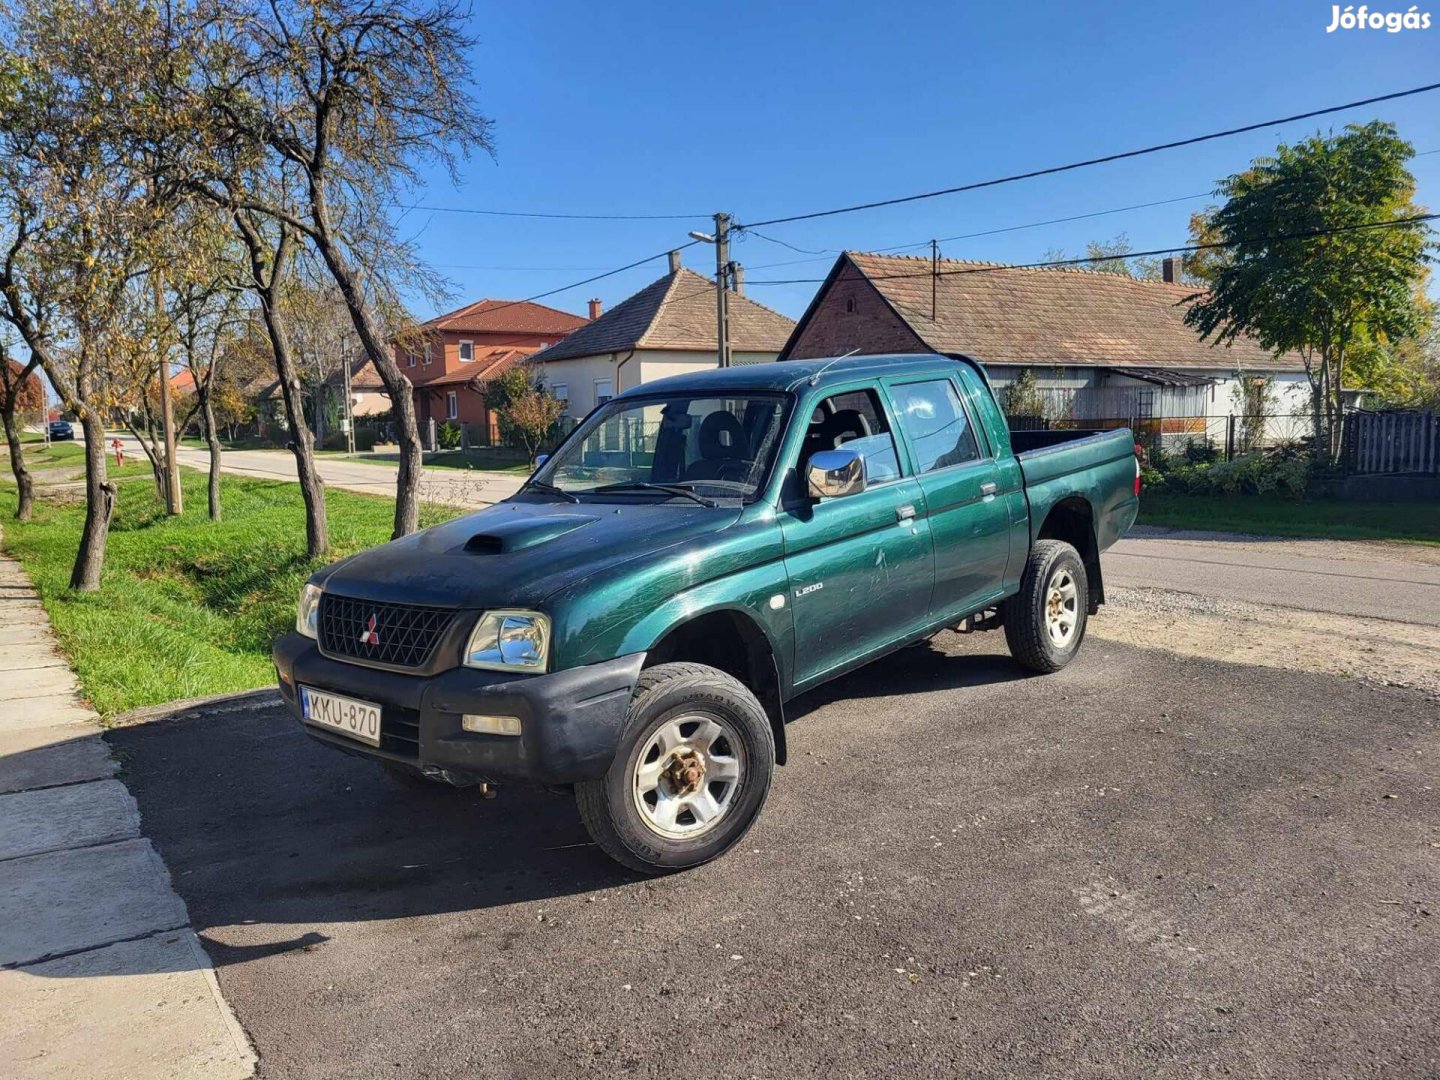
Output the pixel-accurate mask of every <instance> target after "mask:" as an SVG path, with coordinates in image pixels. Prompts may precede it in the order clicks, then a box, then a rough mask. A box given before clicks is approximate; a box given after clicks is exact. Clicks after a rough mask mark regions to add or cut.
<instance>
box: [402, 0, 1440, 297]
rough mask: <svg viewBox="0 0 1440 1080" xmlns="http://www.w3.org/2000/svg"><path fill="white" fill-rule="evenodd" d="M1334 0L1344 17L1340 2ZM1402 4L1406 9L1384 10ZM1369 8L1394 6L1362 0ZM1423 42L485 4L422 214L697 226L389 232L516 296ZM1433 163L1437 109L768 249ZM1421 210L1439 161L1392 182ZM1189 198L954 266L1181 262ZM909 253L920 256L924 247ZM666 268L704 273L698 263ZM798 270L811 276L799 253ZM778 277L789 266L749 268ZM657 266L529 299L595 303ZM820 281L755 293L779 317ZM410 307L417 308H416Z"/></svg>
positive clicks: (581, 224) (976, 252)
mask: <svg viewBox="0 0 1440 1080" xmlns="http://www.w3.org/2000/svg"><path fill="white" fill-rule="evenodd" d="M1342 6H1343V5H1342ZM1394 7H1395V9H1396V10H1399V11H1404V10H1406V9H1407V8H1408V7H1409V4H1408V3H1407V4H1403V5H1402V4H1399V3H1396V4H1395V5H1394ZM1378 10H1389V7H1387V6H1385V4H1384V3H1383V0H1382V3H1381V5H1380V7H1379V9H1378ZM1419 10H1421V11H1425V10H1433V11H1434V18H1433V20H1432V22H1433V23H1434V25H1433V26H1432V28H1431V29H1428V30H1413V31H1406V32H1402V33H1398V34H1390V33H1385V32H1383V31H1336V32H1334V33H1329V34H1327V33H1326V31H1325V28H1326V27H1327V26H1328V25H1329V24H1330V22H1331V6H1330V4H1328V3H1320V2H1283V3H1269V4H1266V3H1260V4H1255V3H1226V2H1211V3H1203V4H1200V3H1196V4H1185V5H1177V4H1155V3H1145V4H1140V3H1130V4H1108V5H1107V4H1096V5H1087V4H1079V3H1069V4H1061V3H1051V2H1044V3H1039V2H1037V3H1028V4H1027V3H1008V4H1004V3H992V4H976V3H963V2H962V3H953V2H952V3H939V2H917V3H910V4H904V3H900V4H891V5H888V6H887V5H882V4H877V3H873V2H872V3H857V2H849V0H846V2H828V3H823V4H822V3H813V2H791V3H775V2H773V0H772V2H770V3H751V2H748V0H746V2H736V3H730V4H725V5H719V6H717V5H703V4H687V3H678V4H658V3H651V4H643V3H628V2H615V0H610V2H606V3H596V2H595V0H588V2H584V3H581V2H568V0H567V2H556V0H538V2H533V3H522V4H504V5H499V4H480V5H477V6H476V8H475V11H474V15H473V25H474V30H475V33H476V34H477V36H478V37H479V39H480V40H479V43H478V45H477V46H476V48H475V49H474V51H473V54H472V56H473V64H474V73H475V82H476V86H475V93H476V95H477V97H478V100H479V101H480V103H481V106H482V108H483V110H484V111H485V112H486V113H487V114H488V115H490V116H492V117H493V118H494V119H495V121H496V129H495V142H496V150H495V155H494V157H493V158H492V157H490V156H488V155H484V154H479V155H476V156H473V157H472V158H471V159H470V160H469V161H468V162H466V163H464V165H463V166H462V177H463V182H462V184H461V185H460V186H459V187H458V188H456V187H454V186H452V185H451V184H450V182H449V180H448V179H447V178H445V177H444V176H442V175H436V176H435V177H433V182H432V183H431V184H430V185H429V186H428V187H427V188H425V189H424V190H422V191H419V192H417V193H416V194H415V200H416V201H417V202H420V203H423V204H426V205H434V206H445V207H469V208H475V209H493V210H509V211H522V210H523V211H542V212H565V213H598V214H672V213H673V214H695V215H697V216H696V217H695V219H694V220H693V221H689V220H676V221H617V222H607V221H547V220H533V219H521V218H499V217H486V216H478V215H471V214H456V213H434V212H427V211H408V212H406V213H405V214H404V216H403V227H404V229H405V230H406V232H407V233H408V234H409V235H411V236H413V237H414V238H415V239H416V241H417V243H418V244H419V247H420V250H421V253H422V255H423V256H424V257H425V258H426V259H427V260H428V261H429V262H430V263H432V264H434V265H435V266H437V267H438V268H439V269H440V271H441V272H442V273H444V274H445V275H446V276H447V277H449V278H450V279H451V280H452V281H453V282H454V285H455V290H456V301H457V302H468V301H469V300H473V299H477V298H479V297H482V296H490V297H497V298H503V299H518V298H521V297H525V296H529V295H532V294H534V293H538V292H542V291H544V290H547V289H551V288H554V287H556V286H560V285H564V284H566V283H568V282H571V281H574V280H577V279H579V278H582V277H585V276H588V275H589V274H591V273H598V272H600V271H602V270H606V269H609V268H611V267H614V266H618V265H620V264H622V263H627V262H630V261H632V260H634V259H637V258H640V257H642V256H645V255H649V254H652V253H655V252H660V251H663V250H665V249H666V248H667V247H672V246H678V245H679V244H681V243H683V242H685V234H686V233H687V231H689V230H690V229H693V228H702V229H708V228H709V223H708V221H707V220H706V216H708V215H709V214H712V213H714V212H715V211H716V210H725V211H728V212H730V213H733V214H734V215H735V216H736V218H737V220H739V221H741V222H744V221H746V220H750V221H757V220H762V219H765V218H770V217H777V216H782V215H787V214H790V213H797V212H803V211H806V210H811V209H818V208H824V207H829V206H833V205H844V204H849V203H854V202H862V201H868V200H871V199H881V198H887V197H891V196H896V195H902V194H908V193H911V192H915V191H922V190H928V189H933V188H937V187H949V186H953V185H957V184H963V183H966V182H969V181H972V180H980V179H985V178H988V177H991V176H998V175H1004V174H1008V173H1013V172H1018V171H1024V170H1027V169H1032V168H1039V167H1044V166H1047V165H1052V164H1058V163H1063V162H1066V161H1071V160H1077V159H1082V158H1088V157H1093V156H1096V155H1097V154H1104V153H1109V152H1113V151H1119V150H1126V149H1131V148H1136V147H1140V146H1144V145H1148V144H1150V143H1155V142H1164V141H1169V140H1171V139H1177V138H1183V137H1186V136H1189V135H1195V134H1200V133H1203V132H1207V131H1211V130H1218V129H1220V128H1225V127H1231V126H1236V125H1240V124H1246V123H1251V122H1254V121H1258V120H1263V119H1266V118H1267V117H1272V116H1283V115H1287V114H1291V113H1296V112H1302V111H1305V110H1307V109H1312V108H1319V107H1323V106H1327V105H1335V104H1340V103H1342V102H1345V101H1350V100H1354V99H1357V98H1363V97H1370V96H1374V95H1377V94H1383V93H1387V92H1391V91H1395V90H1401V89H1405V88H1408V87H1410V86H1416V85H1420V84H1422V83H1426V82H1433V81H1436V78H1435V76H1436V74H1437V73H1440V0H1422V2H1421V3H1420V5H1419ZM1377 117H1379V118H1383V119H1388V120H1392V121H1394V122H1395V123H1396V124H1397V125H1398V126H1399V128H1400V131H1401V134H1402V135H1404V136H1405V137H1406V138H1408V139H1409V140H1410V141H1411V142H1412V143H1413V144H1414V146H1415V149H1416V150H1417V151H1419V152H1422V153H1423V152H1425V151H1440V92H1434V93H1430V94H1426V95H1421V96H1418V97H1414V98H1409V99H1405V100H1401V101H1398V102H1392V103H1387V104H1384V105H1381V106H1374V107H1371V108H1368V109H1361V110H1357V111H1355V112H1352V113H1344V114H1339V115H1336V116H1333V117H1328V118H1322V119H1321V120H1320V121H1308V122H1300V123H1297V124H1291V125H1286V126H1284V127H1282V128H1276V129H1266V130H1261V131H1258V132H1254V133H1251V134H1247V135H1241V136H1236V137H1233V138H1229V139H1224V140H1219V141H1216V142H1212V143H1209V144H1205V145H1202V146H1198V147H1190V148H1185V149H1180V150H1175V151H1168V152H1165V153H1162V154H1157V155H1154V156H1151V157H1147V158H1142V159H1139V160H1134V161H1128V162H1121V163H1117V164H1113V165H1104V166H1098V167H1095V168H1091V169H1085V170H1080V171H1077V172H1073V173H1070V174H1066V175H1062V176H1056V177H1048V178H1043V179H1039V180H1031V181H1023V182H1020V183H1016V184H1010V185H1006V186H1004V187H1000V188H996V189H992V190H989V191H982V192H974V193H968V194H961V195H955V196H949V197H943V198H939V199H934V200H929V201H925V202H920V203H913V204H909V205H905V206H899V207H891V208H887V209H881V210H874V211H866V212H861V213H857V214H851V215H845V216H841V217H835V218H829V219H822V220H819V221H815V222H805V223H798V224H793V225H785V226H775V227H774V228H772V229H765V230H763V231H764V232H765V233H766V234H767V235H768V236H772V237H774V238H775V239H776V240H783V241H785V242H787V243H789V244H791V245H794V246H795V247H798V248H803V249H806V250H807V251H818V250H833V249H839V248H842V247H843V248H858V249H876V248H889V247H893V246H896V245H899V244H907V243H912V242H913V243H917V244H924V243H925V242H926V241H928V239H929V238H930V237H932V236H933V237H949V236H956V235H959V234H964V233H974V232H982V231H986V230H991V229H1000V228H1005V227H1008V226H1013V225H1022V224H1025V223H1028V222H1035V221H1040V220H1044V219H1050V218H1058V217H1066V216H1069V215H1075V214H1085V213H1090V212H1093V211H1098V210H1107V209H1111V208H1115V207H1124V206H1129V205H1132V204H1136V203H1145V202H1153V201H1158V200H1167V199H1176V198H1179V197H1182V196H1190V195H1196V194H1199V193H1204V192H1208V191H1210V190H1211V189H1212V188H1213V187H1214V184H1215V182H1216V180H1218V179H1219V178H1220V177H1223V176H1225V175H1227V174H1229V173H1232V172H1235V171H1237V170H1238V169H1240V168H1243V167H1244V166H1245V165H1246V164H1247V163H1248V162H1249V161H1250V159H1251V158H1252V157H1254V156H1256V155H1259V154H1263V153H1267V152H1269V151H1271V150H1272V149H1273V148H1274V146H1275V144H1276V143H1277V142H1280V141H1286V140H1293V139H1295V138H1298V137H1302V136H1304V135H1306V134H1309V133H1312V132H1314V131H1316V130H1317V129H1320V128H1322V127H1323V128H1324V129H1327V130H1328V129H1338V128H1339V127H1341V126H1343V125H1344V124H1345V123H1348V122H1352V121H1355V122H1361V121H1366V120H1370V119H1374V118H1377ZM1412 170H1413V171H1414V173H1415V175H1416V178H1417V180H1418V183H1419V193H1418V200H1419V201H1420V202H1421V203H1423V204H1426V205H1428V206H1430V207H1431V208H1436V207H1440V153H1432V154H1428V155H1426V156H1422V157H1418V158H1417V159H1416V160H1415V161H1414V162H1413V163H1412ZM1205 203H1206V199H1203V198H1201V199H1195V200H1191V201H1183V202H1173V203H1170V204H1168V205H1164V206H1156V207H1151V208H1148V209H1143V210H1136V211H1131V212H1127V213H1121V214H1114V215H1110V216H1107V217H1099V218H1094V219H1090V220H1083V221H1076V222H1070V223H1066V224H1059V225H1050V226H1045V227H1043V228H1034V229H1025V230H1020V231H1015V232H1006V233H999V234H996V235H991V236H983V237H973V238H970V239H965V240H956V241H953V242H950V243H947V244H945V245H944V246H943V249H942V250H943V253H944V254H945V255H947V256H950V257H954V258H975V259H991V260H997V261H1008V262H1024V261H1034V260H1036V259H1039V258H1041V257H1042V256H1043V255H1044V254H1045V253H1046V252H1047V251H1049V250H1051V249H1055V248H1063V249H1066V250H1068V251H1071V252H1075V253H1077V254H1079V253H1083V249H1084V245H1085V243H1086V241H1088V240H1093V239H1109V238H1111V237H1114V236H1115V235H1116V234H1117V233H1120V232H1124V233H1126V234H1127V235H1128V236H1129V239H1130V240H1131V242H1132V244H1133V245H1134V247H1135V248H1136V249H1139V250H1144V249H1150V248H1161V247H1167V246H1172V245H1178V244H1183V243H1185V242H1186V222H1187V220H1188V217H1189V214H1190V213H1191V212H1192V211H1193V210H1195V209H1198V208H1200V207H1202V206H1204V205H1205ZM919 250H920V249H919V248H917V249H916V251H917V252H918V251H919ZM733 254H734V257H735V258H736V259H738V260H739V261H741V262H742V263H744V264H745V265H746V267H747V273H748V276H749V278H750V280H751V281H752V282H758V281H760V280H763V279H767V278H770V279H777V278H797V277H799V278H809V277H821V276H823V275H824V273H825V271H826V270H827V269H828V267H829V265H830V263H831V261H832V260H833V256H828V255H827V256H825V257H819V258H815V257H810V256H807V255H806V254H803V253H798V252H796V251H793V250H790V249H789V248H786V247H783V246H780V245H779V244H776V243H772V242H769V241H766V240H762V239H760V238H758V237H756V236H753V235H752V236H749V237H747V238H744V239H741V240H739V241H737V243H736V245H735V249H734V253H733ZM685 259H686V265H688V266H691V267H694V268H695V269H697V270H700V271H701V272H709V273H713V254H712V253H711V249H710V248H708V247H694V248H691V249H689V250H688V251H686V252H685ZM801 259H809V261H805V262H792V261H793V260H801ZM775 263H786V264H789V265H784V266H771V265H767V264H775ZM663 273H664V262H663V260H660V261H657V262H654V263H651V264H649V265H647V266H644V267H641V268H638V269H636V270H632V271H627V272H626V273H624V274H620V275H617V276H615V277H612V278H608V279H606V280H604V281H601V282H597V283H595V284H593V285H589V286H585V287H582V288H579V289H575V290H572V291H569V292H565V293H562V294H560V295H558V296H556V297H554V298H552V299H550V300H547V301H546V302H547V303H551V304H554V305H555V306H557V307H561V308H566V309H568V310H572V311H577V312H583V311H584V309H585V301H586V300H587V299H588V298H589V297H590V296H598V297H600V298H602V299H603V300H604V301H605V303H606V306H607V307H610V306H613V305H614V304H615V303H616V302H618V301H619V300H621V299H624V298H625V297H626V296H628V295H630V294H631V293H632V292H634V291H635V290H636V289H638V288H640V287H641V286H642V285H644V284H646V283H647V282H649V281H652V280H654V279H655V278H657V277H659V276H661V274H663ZM814 290H815V286H814V285H810V284H799V285H778V286H764V285H759V284H752V285H751V286H750V289H749V292H750V295H752V296H753V297H755V298H756V299H759V300H761V301H762V302H765V303H768V304H770V305H771V306H772V307H775V308H777V309H779V310H780V311H783V312H785V313H786V314H788V315H791V316H798V315H799V314H800V312H801V311H802V310H803V309H804V307H805V305H806V303H807V302H808V301H809V299H810V297H811V296H812V295H813V293H814ZM431 313H432V312H430V311H429V310H425V309H422V310H419V311H417V314H420V315H429V314H431Z"/></svg>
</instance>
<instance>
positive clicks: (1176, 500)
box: [1139, 494, 1440, 544]
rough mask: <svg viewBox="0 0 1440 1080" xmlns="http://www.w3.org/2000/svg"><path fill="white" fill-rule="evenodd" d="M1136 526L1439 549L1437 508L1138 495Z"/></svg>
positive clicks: (1431, 505) (1244, 497)
mask: <svg viewBox="0 0 1440 1080" xmlns="http://www.w3.org/2000/svg"><path fill="white" fill-rule="evenodd" d="M1139 523H1140V524H1141V525H1160V526H1168V527H1171V528H1177V529H1211V530H1216V531H1219V532H1246V533H1261V534H1266V535H1270V536H1313V537H1329V538H1334V539H1340V540H1412V541H1418V542H1420V543H1426V544H1440V505H1436V504H1435V503H1398V502H1370V503H1367V502H1342V501H1339V500H1331V499H1309V500H1306V501H1304V502H1296V501H1295V500H1293V499H1285V498H1280V497H1278V496H1264V495H1234V496H1203V495H1168V494H1155V495H1149V494H1142V495H1141V496H1140V522H1139Z"/></svg>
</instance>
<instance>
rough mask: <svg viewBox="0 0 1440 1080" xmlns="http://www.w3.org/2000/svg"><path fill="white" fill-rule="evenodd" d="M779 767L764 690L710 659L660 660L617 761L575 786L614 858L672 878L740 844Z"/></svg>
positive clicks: (639, 696) (584, 813)
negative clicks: (757, 691)
mask: <svg viewBox="0 0 1440 1080" xmlns="http://www.w3.org/2000/svg"><path fill="white" fill-rule="evenodd" d="M717 731H718V734H717ZM774 771H775V736H774V732H773V731H772V730H771V728H770V719H769V717H768V716H766V714H765V710H764V708H763V707H761V705H760V702H759V701H757V700H756V698H755V695H754V694H752V693H751V692H750V691H749V690H748V689H747V688H746V687H745V686H744V685H742V684H741V683H740V682H739V681H737V680H736V679H734V678H732V677H731V676H729V675H727V674H725V673H724V672H723V671H719V670H717V669H716V668H712V667H707V666H705V665H704V664H659V665H657V666H655V667H653V668H647V669H646V670H644V671H642V672H641V673H640V678H639V681H637V682H636V684H635V692H634V694H633V695H632V697H631V699H630V712H629V717H628V719H627V722H626V725H625V730H624V732H623V733H622V734H621V736H620V743H619V746H618V747H617V749H616V753H615V760H614V762H612V763H611V765H610V768H609V770H608V771H607V772H606V773H605V775H604V776H603V777H601V778H599V779H598V780H587V781H583V782H581V783H579V784H576V785H575V803H576V805H577V806H578V807H579V810H580V818H581V820H582V821H583V822H584V823H585V828H586V829H587V830H588V831H589V833H590V836H591V837H592V838H593V839H594V841H595V843H596V844H598V845H599V846H600V849H601V850H602V851H604V852H605V854H607V855H609V856H610V857H611V858H612V859H614V860H615V861H616V862H618V863H621V864H623V865H625V866H628V867H629V868H630V869H632V870H639V871H640V872H641V873H645V874H667V873H671V872H673V871H676V870H684V869H687V868H689V867H692V866H699V865H700V864H701V863H706V862H709V861H710V860H711V859H714V858H717V857H719V856H720V855H723V854H724V853H725V852H726V851H728V850H729V849H730V848H731V847H733V846H734V845H735V844H736V843H737V842H738V841H739V840H740V838H741V837H743V836H744V835H745V833H746V832H748V831H749V829H750V826H751V825H752V824H754V822H755V819H756V818H757V817H759V815H760V810H761V808H762V807H763V806H764V805H765V797H766V795H767V794H768V793H769V791H770V780H771V777H772V775H773V774H774ZM707 818H708V819H709V820H707Z"/></svg>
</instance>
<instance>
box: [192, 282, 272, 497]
mask: <svg viewBox="0 0 1440 1080" xmlns="http://www.w3.org/2000/svg"><path fill="white" fill-rule="evenodd" d="M217 270H219V272H220V273H219V276H217V277H214V278H212V279H211V280H209V281H200V280H190V281H186V282H185V283H183V284H182V285H181V286H180V287H179V288H177V289H176V290H175V298H174V301H173V304H174V312H175V329H176V336H177V338H178V339H179V342H180V350H181V355H183V356H184V358H185V369H186V370H187V371H188V372H189V373H190V381H191V383H192V384H193V385H194V387H195V392H194V395H193V397H192V399H191V403H190V407H189V408H188V409H187V410H186V411H185V412H184V413H183V414H182V416H181V418H180V420H179V422H178V424H177V427H179V428H180V429H181V430H184V428H185V426H186V425H187V424H188V423H189V422H190V421H191V420H192V419H194V418H195V417H197V416H198V417H199V420H200V434H201V436H202V437H203V438H204V439H205V446H206V448H207V450H208V451H209V464H210V469H209V477H208V483H207V498H206V506H207V509H208V512H209V514H210V520H211V521H219V520H220V518H221V502H220V469H221V464H222V460H223V454H224V451H223V448H222V447H221V445H220V429H219V424H218V422H217V420H216V415H215V413H216V410H215V399H216V392H217V386H218V385H219V382H220V374H221V370H222V368H223V366H224V362H225V360H226V358H227V356H229V355H230V350H229V346H230V345H231V344H232V343H233V342H234V341H235V340H236V338H238V337H239V336H240V334H241V333H242V332H243V331H244V325H245V312H244V311H243V310H242V304H241V299H242V297H243V295H244V294H243V293H242V292H241V290H240V288H239V283H238V282H236V281H234V280H233V279H228V273H227V271H228V268H226V267H223V266H222V267H218V268H217ZM252 272H253V271H252Z"/></svg>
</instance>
